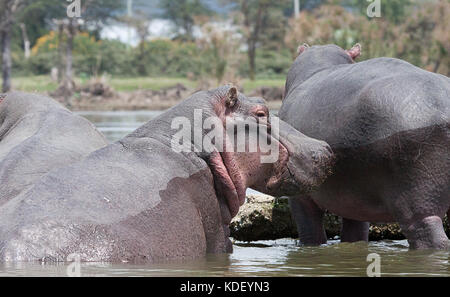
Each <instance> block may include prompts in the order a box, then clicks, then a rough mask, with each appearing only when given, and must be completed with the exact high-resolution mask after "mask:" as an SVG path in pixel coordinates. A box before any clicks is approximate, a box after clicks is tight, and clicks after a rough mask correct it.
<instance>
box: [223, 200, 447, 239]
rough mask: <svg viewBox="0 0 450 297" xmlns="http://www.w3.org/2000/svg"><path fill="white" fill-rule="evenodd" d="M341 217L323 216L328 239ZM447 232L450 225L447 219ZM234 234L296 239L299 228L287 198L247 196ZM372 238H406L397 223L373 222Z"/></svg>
mask: <svg viewBox="0 0 450 297" xmlns="http://www.w3.org/2000/svg"><path fill="white" fill-rule="evenodd" d="M341 224H342V223H341V219H340V218H339V217H338V216H335V215H333V214H330V213H326V214H325V217H324V226H325V230H326V233H327V237H328V238H329V239H333V238H339V235H340V230H341ZM444 225H445V227H446V232H447V235H449V236H450V228H449V223H448V220H447V218H446V219H445V220H444ZM230 231H231V237H233V238H234V239H236V240H240V241H256V240H274V239H279V238H286V237H291V238H297V227H296V225H295V223H294V221H293V219H292V217H291V213H290V209H289V204H288V200H287V198H283V197H282V198H274V197H272V196H268V195H264V194H250V195H247V202H246V203H245V204H244V205H243V206H242V207H241V209H240V211H239V213H238V214H237V216H236V217H234V218H233V220H232V221H231V224H230ZM369 239H370V240H373V241H376V240H382V239H391V240H401V239H405V237H404V236H403V234H402V233H401V229H400V227H399V226H398V224H371V226H370V233H369Z"/></svg>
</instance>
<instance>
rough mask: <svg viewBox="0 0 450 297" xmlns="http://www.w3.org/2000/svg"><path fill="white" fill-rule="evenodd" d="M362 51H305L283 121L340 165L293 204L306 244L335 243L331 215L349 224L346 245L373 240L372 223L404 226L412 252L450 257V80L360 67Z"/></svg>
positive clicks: (368, 64) (382, 61) (384, 63)
mask: <svg viewBox="0 0 450 297" xmlns="http://www.w3.org/2000/svg"><path fill="white" fill-rule="evenodd" d="M359 51H360V47H359V45H357V46H355V47H354V48H352V49H351V50H349V51H344V50H343V49H341V48H339V47H337V46H335V45H327V46H313V47H311V48H309V47H305V46H302V47H300V48H299V56H298V57H297V59H296V61H295V62H294V64H293V66H292V68H291V70H290V72H289V74H288V78H287V82H286V97H285V99H284V100H283V106H282V108H281V110H280V113H279V115H280V118H281V119H283V120H284V121H286V122H288V123H289V124H291V125H292V126H293V127H295V128H296V129H298V130H299V131H302V132H303V133H305V134H306V135H308V136H310V137H314V138H317V139H323V140H325V141H326V142H327V143H329V144H330V146H331V148H332V149H333V152H334V153H335V155H336V163H335V166H334V168H333V172H334V173H333V175H332V176H331V177H330V178H328V179H327V180H326V181H325V183H324V184H322V185H321V186H320V187H319V190H318V191H317V192H315V193H313V194H311V195H299V196H298V197H292V198H291V199H290V203H291V206H292V209H293V215H294V217H295V219H296V221H297V225H298V229H299V235H300V239H301V240H302V241H303V242H304V243H305V244H321V243H324V242H326V237H325V235H324V231H323V226H322V221H321V220H322V216H323V212H324V210H328V211H330V212H332V213H335V214H337V215H339V216H342V217H343V229H342V234H341V240H343V241H358V240H367V239H368V223H365V222H366V221H371V222H399V224H400V226H401V228H402V231H403V233H404V235H405V236H406V237H407V238H408V241H409V243H410V247H411V248H448V247H449V240H448V238H447V237H446V235H445V233H444V229H443V226H442V219H443V217H444V216H445V214H446V212H447V211H448V210H449V208H450V190H449V185H450V160H449V159H450V130H449V119H450V79H449V78H447V77H445V76H442V75H439V74H434V73H430V72H427V71H424V70H422V69H419V68H417V67H415V66H413V65H411V64H409V63H407V62H404V61H402V60H398V59H391V58H377V59H371V60H367V61H364V62H359V63H354V61H353V58H356V57H357V56H358V55H359Z"/></svg>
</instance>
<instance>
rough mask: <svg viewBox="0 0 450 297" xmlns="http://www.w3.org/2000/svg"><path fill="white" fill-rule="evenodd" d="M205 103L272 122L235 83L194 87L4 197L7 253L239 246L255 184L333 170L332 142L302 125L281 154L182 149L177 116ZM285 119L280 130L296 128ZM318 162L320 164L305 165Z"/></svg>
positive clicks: (1, 219) (93, 256) (88, 255)
mask: <svg viewBox="0 0 450 297" xmlns="http://www.w3.org/2000/svg"><path fill="white" fill-rule="evenodd" d="M199 110H200V111H201V112H203V120H205V119H206V118H207V117H209V116H215V117H217V118H219V119H220V121H223V122H225V121H228V120H233V119H235V116H236V115H246V116H250V117H252V118H255V119H258V122H259V123H261V124H258V125H268V110H267V107H266V106H265V105H264V104H263V102H262V101H260V100H257V99H249V98H247V97H245V96H243V95H240V94H238V93H237V90H236V88H234V87H222V88H219V89H216V90H212V91H208V92H200V93H196V94H194V95H192V96H191V97H190V98H188V99H186V100H185V101H183V102H181V103H180V104H178V105H177V106H175V107H173V108H171V109H170V110H168V111H167V112H165V113H164V114H162V115H160V116H159V117H157V118H155V119H154V120H152V121H150V122H148V123H147V124H145V125H143V126H142V127H140V128H139V129H137V130H136V131H135V132H133V133H131V134H130V135H128V136H126V137H125V138H123V139H122V140H120V141H118V142H115V143H113V144H110V145H108V146H106V147H104V148H102V149H99V150H97V151H95V152H93V153H91V154H90V155H89V156H88V157H86V158H85V159H83V160H81V161H79V162H76V163H73V164H71V165H69V166H66V167H61V168H59V169H56V170H52V171H51V172H49V173H48V174H47V175H45V176H44V177H42V178H41V179H39V180H38V181H37V182H35V184H34V186H33V187H32V188H30V189H29V190H28V191H26V192H24V193H22V194H21V195H19V196H17V197H16V198H14V199H13V200H11V201H10V202H9V203H7V204H5V205H3V207H2V208H0V259H1V261H34V260H43V261H65V260H66V259H67V257H68V255H70V254H74V253H75V254H77V255H79V256H80V258H81V261H112V262H124V261H125V262H127V261H132V262H141V261H144V262H147V261H150V262H154V261H164V260H172V259H181V258H194V257H199V256H202V255H205V253H224V252H230V251H231V242H230V240H229V238H228V236H229V228H228V225H229V223H230V221H231V218H232V216H234V215H235V214H236V212H237V210H238V208H239V206H240V205H241V204H242V203H243V202H244V199H245V189H246V187H248V186H252V187H254V188H255V189H257V190H261V191H265V192H269V193H273V192H276V191H278V190H280V189H283V191H286V189H289V188H292V189H293V188H296V187H298V186H299V185H301V184H302V183H304V184H306V185H308V186H309V185H310V184H314V183H316V184H317V183H319V182H320V181H321V180H323V178H324V176H325V175H326V172H327V169H328V165H329V162H330V160H331V153H330V149H329V146H328V145H326V144H325V143H324V142H321V141H315V140H312V139H310V138H308V137H305V136H304V135H302V134H300V133H298V132H293V131H296V130H295V129H293V128H290V129H291V131H290V133H291V138H290V139H291V140H292V139H293V140H292V141H294V142H295V143H294V142H293V143H289V141H290V140H283V139H281V138H280V139H281V140H280V142H276V144H277V145H278V146H279V148H280V150H279V155H278V157H279V158H278V160H277V161H276V162H274V163H264V164H263V163H261V162H259V157H260V155H261V153H260V151H259V150H258V151H257V152H253V153H250V152H249V153H245V152H240V153H232V152H227V151H225V152H219V151H212V152H209V153H208V152H205V151H203V150H198V151H197V150H192V151H189V150H186V151H177V150H175V149H174V146H173V139H174V135H175V134H176V133H178V128H179V127H178V126H177V125H174V123H175V124H176V119H179V118H180V117H183V118H184V119H186V118H187V119H188V120H189V122H190V123H194V121H193V120H192V119H194V118H195V113H196V112H198V111H199ZM193 126H194V125H193ZM283 127H285V128H286V129H284V130H283V131H280V135H285V134H283V133H285V130H287V129H289V127H287V125H286V124H284V123H283ZM174 128H175V129H174ZM281 129H283V128H281ZM292 130H293V131H292ZM195 133H196V132H195V131H194V132H193V134H195ZM202 133H203V132H202ZM189 134H191V130H189ZM205 135H206V133H203V136H205ZM303 140H305V145H303V144H302V143H303ZM274 141H276V140H274ZM297 141H298V143H297ZM285 143H286V144H285ZM188 144H189V145H192V146H194V145H196V144H195V143H188ZM310 151H314V152H315V154H318V155H320V156H321V158H320V159H321V161H320V162H318V161H316V162H314V160H312V159H311V156H310V153H309V152H310ZM308 160H311V162H308ZM307 163H308V164H307ZM312 164H315V166H316V167H317V168H316V169H315V170H314V169H313V170H309V169H303V167H305V168H306V167H307V166H303V165H312ZM288 167H289V170H288ZM300 167H302V168H300ZM312 167H313V166H310V168H312ZM289 172H294V173H295V174H296V177H295V178H293V177H292V176H291V175H290V174H289Z"/></svg>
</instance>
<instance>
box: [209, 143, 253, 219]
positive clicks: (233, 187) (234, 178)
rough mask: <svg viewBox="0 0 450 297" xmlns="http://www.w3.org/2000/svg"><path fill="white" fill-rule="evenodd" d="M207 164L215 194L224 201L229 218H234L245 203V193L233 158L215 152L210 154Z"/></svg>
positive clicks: (244, 187)
mask: <svg viewBox="0 0 450 297" xmlns="http://www.w3.org/2000/svg"><path fill="white" fill-rule="evenodd" d="M209 164H210V167H211V171H212V173H213V175H214V182H215V186H216V191H217V192H218V193H217V194H218V195H219V196H221V197H224V198H225V199H226V202H227V204H228V208H229V210H230V214H231V217H234V216H235V215H236V214H237V213H238V211H239V207H240V206H242V205H243V204H244V202H245V191H246V186H245V184H244V181H243V179H242V177H241V175H240V173H239V169H238V168H237V165H236V163H235V161H234V158H233V157H232V155H231V154H230V153H229V152H222V153H219V152H217V151H215V152H213V153H212V154H211V157H210V162H209Z"/></svg>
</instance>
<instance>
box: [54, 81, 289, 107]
mask: <svg viewBox="0 0 450 297" xmlns="http://www.w3.org/2000/svg"><path fill="white" fill-rule="evenodd" d="M206 89H208V88H205V90H206ZM198 91H200V89H193V88H188V87H186V86H185V85H183V84H176V85H174V86H170V87H166V88H163V89H160V90H149V89H139V90H136V91H130V92H117V91H115V90H113V89H112V88H111V87H109V86H108V85H107V84H106V83H104V82H102V81H95V82H91V83H88V84H86V85H83V86H75V89H74V91H73V92H68V91H67V90H66V89H65V88H64V87H63V86H61V87H59V88H58V89H57V90H55V91H54V92H50V93H49V94H48V95H49V96H50V97H52V98H55V99H56V100H57V101H59V102H60V103H62V104H64V105H65V106H66V107H68V108H69V109H71V110H73V111H80V110H102V111H111V110H164V109H167V108H170V107H172V106H174V105H176V104H177V103H179V102H180V101H182V100H183V99H186V98H187V97H189V96H190V95H191V94H193V93H195V92H198ZM241 91H242V92H244V90H241ZM244 93H245V92H244ZM283 93H284V89H283V88H277V87H260V88H257V89H255V90H253V91H251V92H250V93H249V94H247V95H249V96H252V97H262V98H264V99H265V100H266V102H267V105H268V106H269V108H270V109H279V108H280V107H281V100H282V98H283Z"/></svg>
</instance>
